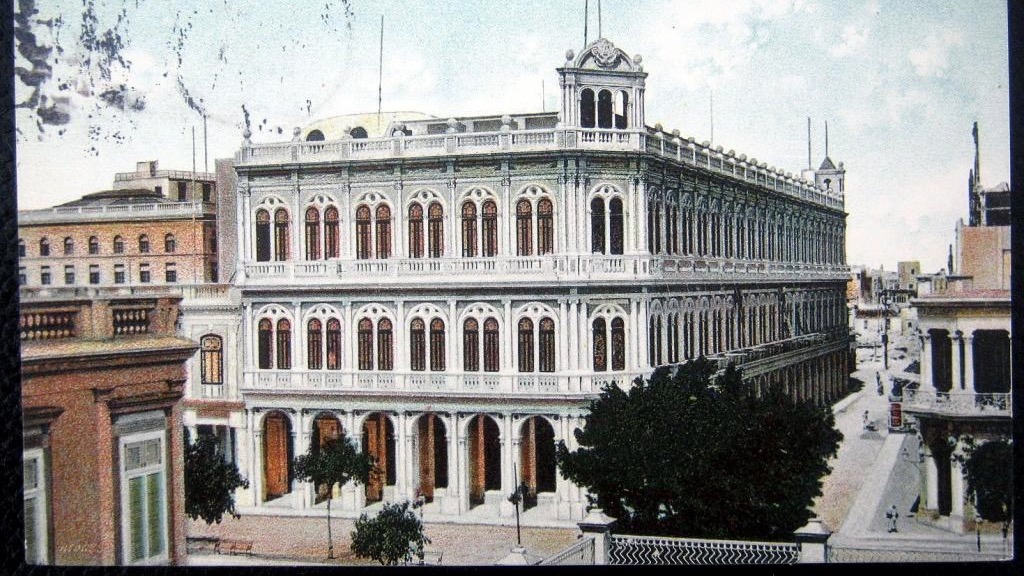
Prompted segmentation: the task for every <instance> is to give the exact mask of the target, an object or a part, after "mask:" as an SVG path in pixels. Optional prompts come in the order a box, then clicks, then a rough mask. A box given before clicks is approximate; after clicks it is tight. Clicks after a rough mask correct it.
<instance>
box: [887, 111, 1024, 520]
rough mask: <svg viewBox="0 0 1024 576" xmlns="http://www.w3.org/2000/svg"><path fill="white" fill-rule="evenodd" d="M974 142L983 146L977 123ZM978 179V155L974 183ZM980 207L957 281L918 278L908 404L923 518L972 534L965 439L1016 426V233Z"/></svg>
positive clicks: (963, 237) (963, 232) (961, 253)
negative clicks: (916, 363) (915, 428)
mask: <svg viewBox="0 0 1024 576" xmlns="http://www.w3.org/2000/svg"><path fill="white" fill-rule="evenodd" d="M974 137H975V144H977V124H975V126H974ZM977 173H978V161H977V152H976V153H975V170H974V171H972V173H971V178H972V180H975V179H976V178H977ZM976 188H978V187H976ZM977 207H978V206H977V205H976V204H975V203H974V201H973V197H972V203H971V222H972V225H970V226H964V225H963V221H960V222H959V223H958V225H957V227H956V246H957V251H956V256H957V258H956V262H955V266H954V267H955V270H956V271H957V275H955V276H954V275H948V276H947V275H945V274H941V273H940V274H939V275H937V276H935V277H932V278H927V277H923V278H920V279H921V280H924V281H925V282H924V283H923V284H922V285H921V287H922V290H921V294H920V297H919V298H917V299H914V300H912V305H913V307H914V309H915V310H916V311H917V316H918V321H919V334H920V344H921V358H920V367H921V371H920V386H919V387H918V388H917V389H911V390H907V391H905V392H904V397H903V410H904V412H906V413H907V414H909V415H911V416H912V417H913V418H914V419H916V420H917V422H918V424H919V434H920V438H921V443H922V444H921V453H922V458H923V463H924V465H923V466H922V485H921V500H920V502H921V504H920V511H919V512H918V515H917V518H918V519H921V520H924V521H927V522H934V523H937V524H939V525H942V526H943V527H947V528H950V529H954V530H961V531H962V530H972V529H973V527H974V521H975V514H974V510H973V508H972V506H971V503H970V502H968V501H967V499H966V497H965V486H966V484H965V480H964V477H963V473H962V470H961V468H960V465H959V464H958V463H957V461H956V459H954V458H952V456H954V455H955V454H957V453H960V452H962V450H963V447H964V441H965V438H967V437H971V438H973V439H974V440H975V441H977V442H984V441H987V440H991V439H1008V438H1009V437H1010V434H1011V422H1012V419H1011V418H1012V415H1011V410H1010V408H1011V406H1010V404H1011V401H1010V391H1011V382H1010V366H1011V358H1010V334H1011V332H1010V301H1011V299H1010V289H1009V288H1010V286H1009V267H1010V255H1009V234H1010V230H1009V227H1008V226H997V225H994V224H993V222H994V221H997V220H998V219H999V218H1002V217H1001V216H1000V217H999V218H990V217H988V216H985V215H984V212H982V213H981V215H980V216H979V217H976V216H978V214H976V208H977ZM1007 220H1008V218H1007ZM1007 473H1008V474H1009V473H1010V471H1009V470H1007Z"/></svg>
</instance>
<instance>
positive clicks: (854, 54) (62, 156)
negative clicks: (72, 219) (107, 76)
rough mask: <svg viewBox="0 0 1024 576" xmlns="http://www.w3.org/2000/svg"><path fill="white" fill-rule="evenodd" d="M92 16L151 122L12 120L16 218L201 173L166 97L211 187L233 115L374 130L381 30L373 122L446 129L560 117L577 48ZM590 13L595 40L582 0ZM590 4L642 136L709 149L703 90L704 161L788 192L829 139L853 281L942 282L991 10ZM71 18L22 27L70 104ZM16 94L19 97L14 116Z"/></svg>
mask: <svg viewBox="0 0 1024 576" xmlns="http://www.w3.org/2000/svg"><path fill="white" fill-rule="evenodd" d="M90 1H93V2H95V4H96V6H97V17H98V21H99V23H100V29H102V28H103V27H106V26H111V25H112V23H113V22H114V16H115V15H116V13H117V11H119V10H121V9H122V8H124V10H125V16H126V18H127V19H126V21H125V23H124V24H122V29H123V30H124V31H125V32H126V36H125V41H126V42H125V49H124V53H125V55H126V56H127V59H128V60H129V61H130V63H131V66H130V69H128V70H124V69H123V68H121V67H119V66H115V67H114V68H113V74H112V78H111V80H110V81H109V82H107V83H106V84H110V85H118V84H120V83H124V84H126V85H127V86H129V90H128V94H129V101H130V100H131V99H133V98H135V97H136V96H141V97H142V98H143V99H144V100H145V103H146V106H145V109H144V110H143V111H141V112H120V111H116V110H111V109H109V108H108V109H104V110H97V109H96V107H95V106H94V105H93V104H94V103H95V101H96V99H95V98H94V97H93V98H90V97H88V96H81V95H79V94H77V93H74V94H72V96H71V99H70V102H69V106H70V114H71V119H70V122H69V123H68V124H66V125H63V126H60V127H55V126H46V127H45V128H44V131H43V132H42V133H41V134H40V132H39V130H38V129H37V127H36V125H35V120H34V118H33V117H32V116H31V115H30V114H29V112H28V111H26V110H21V111H19V116H18V122H19V123H18V127H19V130H21V132H22V134H21V137H20V139H19V144H18V151H17V154H18V189H19V191H18V202H19V208H21V209H31V208H40V207H45V206H51V205H54V204H58V203H61V202H66V201H69V200H73V199H75V198H78V197H80V196H81V195H82V194H85V193H89V192H93V191H97V190H101V189H106V188H109V187H110V186H111V183H112V181H113V175H114V173H115V172H123V171H131V170H133V169H134V165H135V162H136V161H138V160H149V159H158V160H159V161H160V166H161V167H162V168H174V169H183V170H190V169H191V168H192V129H193V127H195V128H196V142H197V156H196V158H197V164H198V168H199V169H200V170H201V169H202V165H203V146H202V122H201V119H200V116H199V114H198V113H197V112H195V111H194V110H192V109H190V108H189V106H188V105H187V104H186V101H185V98H183V96H182V90H181V89H182V88H184V89H185V90H187V91H188V93H189V94H190V95H191V96H192V97H193V98H194V99H195V100H197V101H198V100H199V99H202V104H201V106H202V108H204V109H205V110H206V111H207V114H208V118H209V120H208V127H207V128H208V143H209V154H208V155H209V158H210V160H209V167H210V169H211V170H212V168H213V159H214V158H222V157H228V156H232V155H233V154H234V152H235V150H236V149H237V147H238V145H239V143H240V142H241V132H242V126H243V125H244V116H243V111H242V106H243V104H244V106H245V108H246V110H248V111H249V113H250V121H251V123H252V126H253V132H254V136H253V140H255V141H257V142H260V141H274V140H286V139H288V138H290V135H291V129H292V127H294V126H300V125H304V124H306V123H308V122H310V121H312V120H315V119H319V118H323V117H327V116H333V115H336V114H346V113H356V112H369V111H376V108H377V64H378V49H379V45H378V41H379V33H380V29H379V27H380V17H381V14H384V16H385V25H384V26H385V31H384V56H383V69H384V79H383V108H384V110H414V111H420V112H425V113H429V114H434V115H437V116H442V117H448V116H456V117H457V116H460V115H473V114H486V113H494V114H501V113H507V112H530V111H538V110H540V109H541V107H542V106H544V107H545V108H546V109H547V110H555V109H557V108H558V89H557V86H558V76H557V73H556V72H555V68H556V67H558V66H560V65H562V63H563V62H564V54H565V51H566V49H568V48H572V49H574V50H576V51H577V52H578V51H579V50H580V49H581V47H582V44H583V22H584V17H583V13H584V12H583V7H584V0H571V1H566V2H548V1H537V2H532V1H531V2H527V1H517V0H505V1H500V2H492V1H479V2H473V3H472V4H471V3H469V2H465V3H463V2H451V1H447V2H399V1H374V2H367V1H363V0H352V2H351V11H352V13H353V15H352V17H351V19H350V23H351V27H350V28H349V27H348V26H346V19H345V17H344V15H343V14H344V6H343V4H342V3H341V2H339V1H338V0H326V1H325V0H319V1H318V2H315V3H314V2H305V3H304V2H291V1H280V2H241V1H233V2H228V1H227V0H224V1H223V2H213V1H210V0H206V1H199V0H191V1H184V2H177V3H175V4H174V6H175V7H174V8H168V7H167V6H168V5H167V4H165V3H163V2H145V1H143V2H140V3H139V5H138V6H136V3H135V2H134V1H132V0H108V1H107V2H106V3H104V1H103V0H90ZM589 3H590V12H591V17H590V30H589V34H590V39H591V40H593V39H594V38H596V37H597V33H598V30H597V29H598V18H597V9H596V7H597V0H591V1H590V2H589ZM602 5H603V6H602V8H603V13H602V30H601V31H602V33H603V36H604V37H606V38H608V39H609V40H611V41H612V42H613V43H614V44H616V45H617V46H619V47H621V48H622V49H624V50H625V51H626V52H627V53H629V54H641V55H642V56H643V65H644V68H645V70H646V71H647V72H648V73H649V77H648V79H647V92H646V106H647V119H646V120H647V123H648V124H649V125H653V124H655V123H657V122H661V123H662V124H663V125H664V126H665V128H666V129H668V130H671V129H674V128H678V129H679V130H680V131H681V132H682V134H683V135H684V136H693V137H695V138H696V139H697V140H698V141H701V140H706V139H709V138H710V136H711V134H710V125H711V123H710V118H711V114H710V111H709V100H710V95H711V93H712V91H713V92H714V140H715V143H716V144H721V145H722V146H723V147H724V148H725V149H726V150H729V149H735V150H736V152H737V154H739V153H745V154H747V155H748V156H752V157H756V158H758V159H759V160H761V161H765V162H768V163H769V164H770V165H774V166H777V167H780V168H782V169H784V170H787V171H792V172H794V173H797V172H798V171H799V170H800V169H802V168H805V167H806V165H807V117H808V116H809V117H811V119H812V122H813V163H814V165H815V167H817V165H818V164H819V163H820V162H821V160H822V158H823V156H824V123H825V121H826V120H827V121H828V125H829V153H830V156H831V157H832V158H833V160H835V161H836V162H840V161H842V162H844V163H845V167H846V170H847V176H846V210H847V212H848V213H849V216H848V219H847V224H848V227H847V259H848V261H849V262H850V263H851V264H859V263H866V264H869V265H871V266H878V265H880V264H884V265H885V267H886V269H894V268H895V263H896V262H897V261H898V260H920V261H921V263H922V267H923V269H924V270H926V271H928V270H937V269H938V268H940V267H944V266H945V263H946V251H947V245H948V244H950V243H951V242H952V241H953V228H954V225H955V223H956V220H957V218H960V217H966V212H967V199H966V183H967V172H968V170H969V169H970V168H971V165H972V162H973V142H972V139H971V124H972V122H974V121H975V120H977V121H978V123H979V127H980V132H981V156H982V170H981V172H982V180H983V182H984V183H985V185H986V186H991V185H995V184H997V183H999V182H1001V181H1006V180H1008V179H1009V167H1008V166H1009V144H1008V141H1009V126H1008V123H1009V120H1008V115H1009V112H1008V109H1009V104H1008V88H1007V84H1008V72H1007V35H1006V6H1005V2H1003V1H1002V0H988V1H972V2H957V1H951V2H937V1H930V2H928V1H922V0H886V1H865V2H855V1H842V2H839V1H825V0H789V1H781V0H780V1H776V0H735V1H731V2H697V1H668V0H664V1H655V0H651V1H645V0H632V1H629V0H605V1H604V2H602ZM81 6H82V4H81V2H79V1H78V0H73V1H68V0H64V1H61V2H45V6H44V7H41V8H40V12H41V13H40V15H39V16H40V18H47V17H50V16H53V15H57V14H60V15H61V17H62V21H63V23H64V27H63V28H62V29H61V31H60V32H59V34H50V35H49V36H47V35H46V34H44V33H43V32H45V31H43V32H40V37H41V38H43V39H53V40H56V41H57V42H59V43H60V44H61V45H62V46H63V47H64V48H65V52H64V54H63V61H62V62H61V63H58V65H57V66H56V67H55V71H56V72H57V75H61V74H64V77H65V78H70V80H71V82H70V84H71V85H72V86H75V85H76V80H77V82H78V84H77V86H81V82H82V80H83V79H82V78H76V77H75V76H74V74H73V73H70V72H69V70H70V69H69V68H67V65H68V63H69V62H70V63H71V64H72V65H73V64H75V59H74V55H75V53H76V48H75V47H76V44H75V43H74V40H75V39H76V38H77V37H78V31H79V28H78V27H79V26H80V21H81V15H80V13H79V12H80V11H81ZM179 31H184V32H183V33H180V32H179ZM179 55H180V57H181V58H180V63H179ZM18 63H19V64H22V65H24V64H25V62H24V60H22V59H21V58H19V62H18ZM69 74H70V76H68V75H69ZM179 78H180V79H181V83H180V85H179V81H178V80H179ZM100 84H103V82H100ZM542 86H543V88H544V92H543V95H544V96H543V98H542ZM82 91H83V92H85V90H82ZM70 92H74V91H73V90H72V91H69V93H70ZM97 92H98V90H97ZM28 93H29V91H28V90H26V89H25V88H24V86H21V85H20V84H19V92H18V95H19V97H20V98H19V99H24V98H25V97H26V96H27V94H28ZM90 115H91V117H90ZM60 128H63V130H64V132H63V134H58V130H59V129H60Z"/></svg>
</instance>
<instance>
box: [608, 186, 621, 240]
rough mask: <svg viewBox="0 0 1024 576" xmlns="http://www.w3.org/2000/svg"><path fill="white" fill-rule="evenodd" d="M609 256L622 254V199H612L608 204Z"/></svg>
mask: <svg viewBox="0 0 1024 576" xmlns="http://www.w3.org/2000/svg"><path fill="white" fill-rule="evenodd" d="M608 212H609V214H608V226H609V228H611V230H609V237H610V238H609V240H610V242H609V248H610V249H609V254H622V239H623V237H624V235H623V231H622V199H621V198H612V199H611V200H610V201H609V202H608Z"/></svg>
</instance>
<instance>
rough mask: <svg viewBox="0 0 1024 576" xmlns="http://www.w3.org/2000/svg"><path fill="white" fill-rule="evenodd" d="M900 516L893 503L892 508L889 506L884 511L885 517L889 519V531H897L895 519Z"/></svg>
mask: <svg viewBox="0 0 1024 576" xmlns="http://www.w3.org/2000/svg"><path fill="white" fill-rule="evenodd" d="M899 517H900V513H899V512H897V511H896V505H895V504H893V505H892V508H889V509H888V510H887V511H886V512H885V519H886V520H888V521H889V533H890V534H891V533H893V532H899V530H897V529H896V519H897V518H899Z"/></svg>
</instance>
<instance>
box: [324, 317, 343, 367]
mask: <svg viewBox="0 0 1024 576" xmlns="http://www.w3.org/2000/svg"><path fill="white" fill-rule="evenodd" d="M327 369H328V370H341V321H340V320H338V319H337V318H328V319H327Z"/></svg>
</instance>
